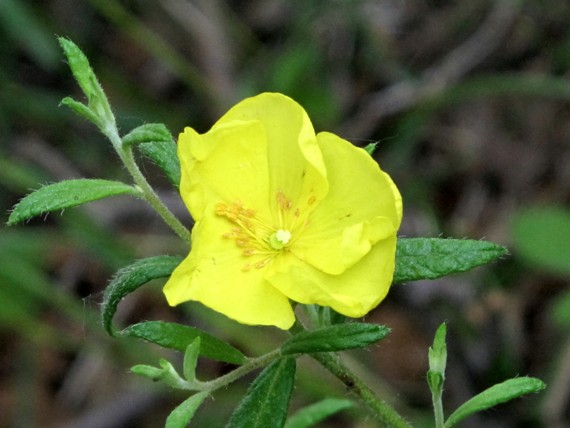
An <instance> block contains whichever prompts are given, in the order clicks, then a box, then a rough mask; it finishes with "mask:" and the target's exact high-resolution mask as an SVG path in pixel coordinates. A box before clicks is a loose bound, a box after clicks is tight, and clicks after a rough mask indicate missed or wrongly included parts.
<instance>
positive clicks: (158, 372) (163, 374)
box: [131, 358, 192, 391]
mask: <svg viewBox="0 0 570 428" xmlns="http://www.w3.org/2000/svg"><path fill="white" fill-rule="evenodd" d="M159 364H160V368H158V367H153V366H147V365H145V364H138V365H136V366H133V367H131V372H132V373H134V374H136V375H139V376H144V377H147V378H149V379H152V380H153V381H161V382H163V383H165V384H166V385H168V386H170V387H171V388H175V389H182V390H186V391H188V390H192V386H191V385H190V383H188V382H186V381H185V380H184V379H182V378H181V377H180V375H179V374H178V372H177V371H176V369H175V368H174V366H173V365H172V363H171V362H170V361H168V360H165V359H163V358H161V359H160V361H159Z"/></svg>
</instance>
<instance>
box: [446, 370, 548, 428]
mask: <svg viewBox="0 0 570 428" xmlns="http://www.w3.org/2000/svg"><path fill="white" fill-rule="evenodd" d="M544 388H546V385H545V384H544V382H542V381H541V380H540V379H536V378H532V377H518V378H515V379H509V380H507V381H505V382H503V383H499V384H497V385H494V386H492V387H490V388H489V389H486V390H485V391H483V392H481V393H480V394H477V395H476V396H475V397H473V398H471V399H470V400H468V401H466V402H465V403H463V404H462V405H461V406H460V407H459V408H458V409H457V410H456V411H455V412H453V414H452V415H451V416H449V418H448V419H447V421H446V422H445V428H450V427H452V426H454V425H455V424H457V423H458V422H460V421H462V420H463V419H465V418H466V417H468V416H471V415H472V414H474V413H477V412H480V411H482V410H486V409H488V408H490V407H493V406H496V405H497V404H501V403H505V402H507V401H510V400H512V399H514V398H518V397H520V396H522V395H525V394H530V393H532V392H539V391H542V390H543V389H544Z"/></svg>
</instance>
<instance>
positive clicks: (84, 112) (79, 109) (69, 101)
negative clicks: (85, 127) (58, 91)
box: [60, 97, 103, 128]
mask: <svg viewBox="0 0 570 428" xmlns="http://www.w3.org/2000/svg"><path fill="white" fill-rule="evenodd" d="M60 104H61V105H64V106H67V107H69V108H70V109H71V110H73V111H74V112H75V113H76V114H77V115H78V116H81V117H83V118H84V119H87V120H88V121H90V122H92V123H94V124H95V125H96V126H97V127H99V128H101V127H102V126H103V122H102V121H101V119H100V118H99V117H98V116H97V115H96V114H95V113H93V111H92V110H91V109H90V108H89V107H87V106H86V105H85V104H83V103H80V102H79V101H75V100H74V99H73V98H71V97H65V98H64V99H63V100H61V103H60Z"/></svg>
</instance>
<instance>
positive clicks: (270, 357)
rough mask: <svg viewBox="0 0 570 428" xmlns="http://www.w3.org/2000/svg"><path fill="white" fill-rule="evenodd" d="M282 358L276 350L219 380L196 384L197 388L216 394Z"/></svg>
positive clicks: (252, 360)
mask: <svg viewBox="0 0 570 428" xmlns="http://www.w3.org/2000/svg"><path fill="white" fill-rule="evenodd" d="M280 356H281V350H280V349H276V350H274V351H271V352H269V353H267V354H265V355H262V356H260V357H257V358H252V359H250V360H249V361H248V362H247V363H245V364H244V365H243V366H239V367H238V368H237V369H235V370H232V371H231V372H229V373H228V374H225V375H224V376H220V377H219V378H217V379H214V380H211V381H208V382H196V386H197V387H198V389H199V390H200V391H209V392H214V391H215V390H217V389H220V388H222V387H224V386H227V385H229V384H230V383H232V382H234V381H236V380H238V379H239V378H241V377H242V376H245V375H246V374H248V373H249V372H252V371H253V370H256V369H258V368H260V367H264V366H266V365H268V364H269V363H271V362H273V361H274V360H276V359H277V358H279V357H280Z"/></svg>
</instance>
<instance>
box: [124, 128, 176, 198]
mask: <svg viewBox="0 0 570 428" xmlns="http://www.w3.org/2000/svg"><path fill="white" fill-rule="evenodd" d="M123 144H124V145H136V146H137V148H138V149H139V150H140V152H141V153H142V154H143V155H144V156H146V157H147V158H148V159H150V160H151V161H152V162H153V163H154V164H155V165H156V166H158V167H159V168H160V169H161V170H162V171H163V172H164V174H165V175H166V178H168V181H170V183H171V184H172V185H173V186H174V187H176V188H178V185H179V183H180V161H179V160H178V155H177V153H176V144H175V143H174V139H173V138H172V135H171V134H170V131H168V129H167V128H166V126H165V125H164V124H162V123H147V124H144V125H141V126H139V127H137V128H135V129H133V130H132V131H131V132H129V133H128V134H127V135H125V136H124V137H123Z"/></svg>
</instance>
